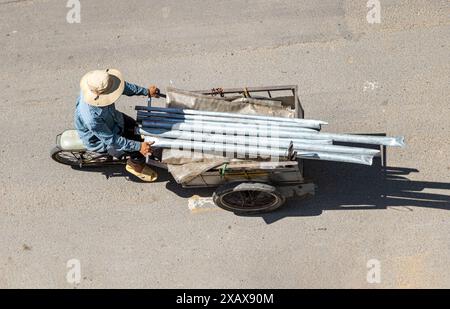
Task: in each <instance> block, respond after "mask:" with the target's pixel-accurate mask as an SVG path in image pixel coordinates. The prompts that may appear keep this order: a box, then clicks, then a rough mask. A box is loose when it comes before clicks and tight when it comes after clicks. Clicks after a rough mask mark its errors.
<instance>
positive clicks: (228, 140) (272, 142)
mask: <svg viewBox="0 0 450 309" xmlns="http://www.w3.org/2000/svg"><path fill="white" fill-rule="evenodd" d="M139 134H141V135H145V136H154V137H161V138H165V139H180V140H188V141H191V140H193V141H195V142H203V141H205V142H214V143H222V144H226V145H232V144H237V145H250V146H259V147H271V148H282V149H287V148H288V147H289V145H290V143H291V142H292V143H293V145H294V150H295V151H297V152H299V153H300V152H304V151H319V152H332V153H346V154H350V155H357V154H358V155H368V156H374V155H377V154H379V151H378V150H375V149H367V148H357V147H348V146H338V145H329V144H328V145H327V144H317V143H316V144H313V143H311V140H310V142H309V143H308V142H307V143H305V140H296V139H294V140H290V139H282V138H265V137H260V138H258V137H253V136H242V135H241V136H234V135H222V134H208V133H205V134H202V133H198V132H189V131H164V130H158V129H156V130H155V129H152V128H141V129H139ZM326 142H328V141H326Z"/></svg>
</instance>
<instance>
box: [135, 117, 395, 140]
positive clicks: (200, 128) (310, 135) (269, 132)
mask: <svg viewBox="0 0 450 309" xmlns="http://www.w3.org/2000/svg"><path fill="white" fill-rule="evenodd" d="M142 126H143V127H147V126H148V127H156V128H162V129H169V130H180V131H194V132H216V133H225V134H240V135H247V134H248V135H251V136H265V137H276V138H289V139H298V138H299V139H330V140H333V141H337V142H348V143H361V144H374V145H385V146H404V137H403V136H398V137H387V136H367V135H351V134H337V133H323V132H320V133H319V132H300V131H299V132H288V131H285V130H283V128H274V129H273V128H267V127H266V128H264V127H263V128H258V129H252V128H243V129H239V128H236V127H227V126H225V125H224V126H223V127H217V126H212V125H210V124H204V125H203V124H202V125H192V124H190V123H175V124H173V125H171V124H168V123H155V122H152V121H146V120H144V121H142Z"/></svg>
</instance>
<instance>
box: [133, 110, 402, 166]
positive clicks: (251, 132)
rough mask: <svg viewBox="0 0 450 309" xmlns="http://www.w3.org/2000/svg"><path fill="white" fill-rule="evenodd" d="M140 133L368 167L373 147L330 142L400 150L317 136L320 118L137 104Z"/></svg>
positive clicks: (213, 148) (198, 146)
mask: <svg viewBox="0 0 450 309" xmlns="http://www.w3.org/2000/svg"><path fill="white" fill-rule="evenodd" d="M136 109H137V110H138V122H140V128H139V129H138V132H137V133H139V134H141V135H145V136H146V140H153V141H156V144H155V146H156V147H162V148H183V149H189V150H195V151H206V152H215V153H217V152H218V153H221V154H222V155H223V153H227V156H229V155H230V154H233V155H235V154H242V155H245V156H258V157H259V156H266V157H267V156H277V157H286V156H288V152H289V150H288V149H291V151H292V150H294V151H295V152H297V156H298V157H299V158H303V159H317V160H329V161H338V162H349V163H358V164H369V165H370V164H372V159H373V157H374V156H375V155H378V154H379V153H380V152H379V151H378V150H374V149H367V148H361V147H348V146H338V145H333V142H346V143H361V144H374V145H385V146H401V147H402V146H404V138H403V137H402V136H398V137H386V136H368V135H351V134H337V133H323V132H318V131H317V130H320V128H321V125H323V124H327V123H326V122H324V121H320V120H308V119H294V118H283V117H269V116H260V115H243V114H234V113H222V112H211V111H201V110H190V109H178V108H161V107H146V106H138V107H136Z"/></svg>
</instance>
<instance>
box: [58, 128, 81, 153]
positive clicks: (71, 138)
mask: <svg viewBox="0 0 450 309" xmlns="http://www.w3.org/2000/svg"><path fill="white" fill-rule="evenodd" d="M58 146H59V147H60V148H61V149H63V150H72V151H84V150H86V147H85V146H84V144H83V142H82V141H81V139H80V137H79V135H78V132H77V130H66V131H64V132H63V133H61V135H60V136H59V140H58Z"/></svg>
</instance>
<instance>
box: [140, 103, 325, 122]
mask: <svg viewBox="0 0 450 309" xmlns="http://www.w3.org/2000/svg"><path fill="white" fill-rule="evenodd" d="M136 110H148V111H156V112H166V113H171V114H182V115H204V116H212V117H226V118H227V119H233V118H243V119H259V120H266V121H277V122H285V123H286V122H292V123H296V124H308V125H311V126H317V125H324V124H327V123H326V122H325V121H321V120H313V119H298V118H285V117H272V116H261V115H245V114H237V113H224V112H211V111H203V110H194V109H181V108H165V107H148V106H136Z"/></svg>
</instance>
